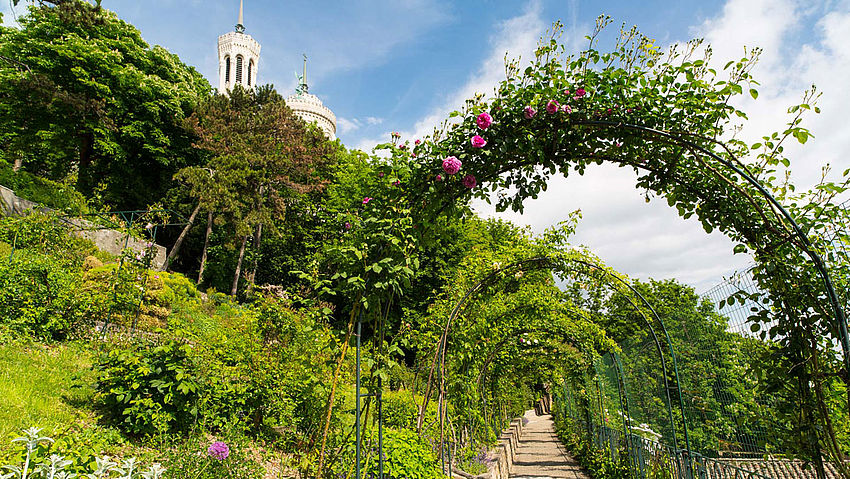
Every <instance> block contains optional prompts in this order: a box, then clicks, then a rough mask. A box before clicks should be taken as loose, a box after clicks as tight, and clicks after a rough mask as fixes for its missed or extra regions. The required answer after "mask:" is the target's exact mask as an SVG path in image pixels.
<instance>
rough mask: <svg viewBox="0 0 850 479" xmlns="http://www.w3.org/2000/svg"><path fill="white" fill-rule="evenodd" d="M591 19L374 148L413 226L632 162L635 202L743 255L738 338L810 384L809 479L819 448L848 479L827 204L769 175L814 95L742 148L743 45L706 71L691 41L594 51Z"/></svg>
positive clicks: (623, 41) (840, 327) (845, 364)
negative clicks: (652, 203) (584, 43)
mask: <svg viewBox="0 0 850 479" xmlns="http://www.w3.org/2000/svg"><path fill="white" fill-rule="evenodd" d="M605 23H606V22H605V21H604V20H602V21H601V22H600V24H599V28H598V29H597V32H596V33H595V34H594V35H592V36H591V37H590V45H589V47H588V48H587V49H586V50H584V51H582V52H581V53H579V54H577V55H567V54H566V53H565V48H564V47H563V45H562V44H560V43H559V42H558V41H557V35H558V33H559V28H560V27H559V26H558V25H556V27H555V29H554V30H553V36H552V37H551V38H544V39H543V41H541V42H540V44H539V47H538V49H537V50H536V52H535V57H534V59H533V60H532V61H531V63H530V65H529V66H527V67H526V68H524V69H523V68H521V67H520V65H519V63H518V62H508V64H507V66H506V73H507V76H506V80H504V81H503V82H502V83H501V84H500V85H499V86H498V88H497V90H496V94H495V96H494V97H492V98H488V99H486V100H485V99H484V97H477V98H475V99H472V100H470V101H468V102H467V104H466V105H465V107H464V109H463V110H462V111H459V112H455V113H453V114H452V116H451V118H450V122H449V123H447V124H446V125H444V127H443V128H442V129H441V130H438V131H436V132H435V133H434V135H433V136H432V137H431V138H429V139H426V140H425V141H423V142H421V143H418V144H416V145H415V146H414V147H413V148H411V150H412V151H408V150H407V149H405V147H406V145H405V144H403V145H397V144H395V143H394V144H392V145H390V148H391V150H392V151H393V152H394V153H393V154H394V158H398V157H399V156H398V155H396V152H397V151H398V150H399V149H400V151H401V152H402V155H403V156H405V157H406V156H408V155H412V158H413V159H412V160H409V163H408V166H406V167H405V168H404V172H403V181H404V182H405V184H406V187H407V191H408V192H409V195H410V208H411V211H413V212H415V214H414V218H415V221H416V222H417V223H419V224H422V225H423V226H424V228H423V230H427V229H428V225H430V224H433V223H434V222H435V221H437V218H439V217H441V216H442V215H444V214H446V213H448V212H453V211H457V208H462V207H463V205H465V204H466V202H467V201H468V199H470V198H472V197H477V198H481V199H484V200H487V201H490V200H491V199H495V201H496V202H497V204H496V206H497V209H499V210H504V209H508V208H511V209H513V210H515V211H520V212H521V211H522V210H523V202H524V200H526V199H529V198H536V197H538V196H539V194H540V193H541V192H543V191H545V190H546V188H547V182H548V180H549V178H550V177H551V176H552V175H555V174H561V175H563V176H569V175H570V174H571V173H578V174H583V173H584V171H586V169H587V168H588V167H591V166H593V165H598V164H603V163H609V164H616V165H618V166H620V167H625V168H629V169H631V170H633V171H634V172H635V174H636V183H635V184H636V186H637V187H638V188H641V189H644V190H645V191H646V195H647V200H648V201H649V199H650V196H657V197H663V198H665V199H666V200H667V202H668V203H669V204H670V206H672V207H674V208H676V209H677V211H678V213H679V215H680V216H682V217H683V218H689V217H691V216H693V217H695V218H697V219H698V220H699V221H700V222H701V223H702V225H703V227H704V229H705V230H706V231H707V232H711V231H713V230H719V231H721V232H722V233H724V234H725V235H726V236H727V237H729V238H730V239H732V240H733V241H734V242H736V243H737V246H736V247H735V252H736V253H750V254H751V255H752V257H753V259H754V261H755V263H756V268H755V269H754V272H755V277H756V280H757V281H758V284H759V286H760V288H761V290H762V291H763V294H762V295H761V296H760V297H758V298H753V300H755V301H759V302H761V303H762V304H766V305H770V308H773V310H774V313H772V314H771V313H769V312H768V311H767V310H768V309H769V308H763V309H764V311H762V312H761V314H753V316H751V318H750V321H751V325H752V331H753V332H755V333H757V334H758V335H759V336H760V337H761V338H762V339H763V340H767V341H769V342H770V343H771V344H774V345H775V346H776V347H777V348H778V349H779V350H781V351H782V352H783V354H784V355H785V356H784V357H785V358H787V362H790V363H791V364H792V365H793V364H796V366H791V367H790V370H791V375H792V376H793V377H795V378H797V381H798V382H799V383H800V384H801V385H803V384H806V383H812V384H814V391H809V392H805V391H803V392H801V393H800V394H801V395H802V396H801V398H803V399H802V400H804V401H807V402H809V399H808V398H809V396H811V397H814V398H815V399H813V400H811V404H812V407H810V408H807V414H809V415H810V417H808V418H806V419H804V422H806V423H807V424H809V425H810V426H808V428H809V430H810V432H809V433H801V434H802V435H804V436H806V437H808V439H805V438H804V439H801V441H808V443H807V444H808V445H807V446H806V447H804V448H803V449H801V451H802V452H801V453H803V454H804V457H805V458H806V460H811V461H812V462H813V463H814V464H815V469H816V470H817V472H818V476H819V477H823V476H824V466H823V463H822V462H821V461H820V456H821V452H823V453H825V454H826V456H828V457H829V459H830V460H831V463H832V464H833V465H834V467H835V468H836V469H837V470H839V471H840V473H841V474H842V476H843V477H850V467H848V466H847V464H846V463H845V461H844V457H845V455H846V454H847V452H846V451H843V449H844V446H841V444H840V442H839V441H838V440H837V438H838V435H839V434H840V433H838V432H837V431H838V429H837V428H840V427H842V426H841V425H840V418H838V417H837V416H835V412H836V411H837V412H838V413H840V414H841V415H842V417H843V416H844V415H847V414H848V411H850V373H848V372H850V337H849V336H848V328H847V318H846V316H845V312H844V309H843V306H842V304H841V302H840V300H839V298H838V294H837V293H836V286H835V283H834V280H833V278H832V276H831V272H830V269H829V267H828V266H827V264H826V263H825V262H824V259H823V257H822V255H821V253H822V252H823V251H827V250H829V248H830V245H829V240H828V239H826V238H824V237H822V235H821V234H820V233H819V232H820V231H822V230H823V229H824V228H823V227H822V224H821V223H819V222H823V221H824V220H823V219H822V218H821V217H820V216H822V215H820V214H819V213H818V212H823V211H831V208H832V207H833V205H831V204H829V203H817V201H819V199H818V198H819V197H818V196H817V194H816V193H815V191H814V190H813V191H812V192H809V193H800V194H796V196H795V194H794V193H793V187H792V188H791V189H789V188H788V186H787V185H786V184H784V183H777V182H776V180H775V177H778V176H781V175H779V174H778V173H777V172H778V171H783V170H782V168H787V167H788V165H790V164H791V162H790V160H789V159H788V158H785V156H783V151H784V146H783V145H784V143H786V142H788V141H793V140H796V141H799V142H801V143H802V142H805V141H806V140H807V139H808V138H809V137H810V136H811V134H810V133H809V131H808V130H806V129H805V128H804V127H803V126H801V121H802V114H803V113H804V112H806V111H812V110H815V111H816V110H817V108H816V107H813V102H814V100H815V99H816V94H815V92H814V91H813V90H812V91H809V92H806V94H805V95H804V98H803V103H801V104H800V105H795V106H793V107H791V108H790V109H789V113H790V117H789V121H788V125H787V128H785V129H784V130H783V131H781V132H777V133H774V134H770V135H766V136H765V137H764V140H763V141H762V142H759V143H755V144H752V145H748V144H747V143H744V142H743V141H740V140H737V139H735V137H734V133H735V132H736V131H737V130H738V129H739V127H740V124H739V122H743V121H745V119H746V114H745V113H744V112H742V111H740V110H738V109H736V108H735V107H734V106H732V103H731V100H732V99H733V98H734V97H735V96H736V95H741V94H743V93H744V92H748V93H749V94H750V95H752V96H753V97H754V98H755V97H757V96H758V92H757V91H756V89H755V86H757V85H758V83H757V82H756V80H755V79H754V78H753V77H752V76H751V75H750V71H751V69H752V68H753V66H754V65H755V63H756V61H757V58H758V51H757V50H754V51H752V52H750V55H748V56H747V57H745V58H743V59H741V60H738V61H732V62H729V63H727V64H726V66H725V67H724V68H715V67H714V66H713V62H712V59H711V56H710V49H709V48H706V47H704V46H702V44H701V42H699V41H693V42H690V43H688V44H687V45H685V46H684V47H679V48H678V49H677V48H675V47H674V48H671V49H670V51H669V52H668V53H662V52H661V51H660V49H658V48H657V47H656V46H655V45H654V43H653V42H652V40H650V39H649V38H647V37H645V36H643V35H641V34H640V33H638V32H637V31H636V30H634V29H633V30H630V31H624V32H622V34H621V36H620V38H619V39H618V40H617V42H616V46H615V47H614V49H613V50H612V51H610V52H600V51H599V50H597V47H598V43H599V41H598V34H599V32H601V30H602V28H603V27H604V25H605ZM721 75H722V76H721ZM824 187H825V188H834V189H836V190H838V191H844V189H846V187H845V186H842V185H833V184H826V185H825V186H824ZM734 299H735V298H731V299H730V301H733V300H734ZM739 300H740V298H739ZM822 338H828V339H822ZM833 357H835V358H836V360H835V361H833ZM827 363H828V364H827ZM800 364H802V366H800ZM782 368H783V366H781V365H780V363H778V362H777V366H776V368H774V369H773V370H771V369H770V368H765V369H766V370H767V374H768V378H769V379H771V378H778V377H780V376H782V375H783V374H786V373H785V372H783V371H781V369H782ZM830 377H833V378H839V379H840V381H842V382H843V385H844V386H843V392H842V393H841V394H843V395H844V396H845V398H844V400H843V405H840V406H836V405H835V402H834V401H833V402H832V403H829V404H828V403H827V400H826V399H825V397H826V396H827V394H826V393H825V392H824V390H823V389H822V388H823V384H824V378H830ZM801 387H802V388H804V389H806V388H805V387H804V386H801ZM835 407H838V408H839V409H838V410H835V409H834V408H835ZM836 421H839V423H836ZM815 424H817V425H816V426H815ZM814 431H820V432H814ZM801 437H802V436H801Z"/></svg>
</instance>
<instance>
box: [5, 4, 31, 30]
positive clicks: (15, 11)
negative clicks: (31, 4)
mask: <svg viewBox="0 0 850 479" xmlns="http://www.w3.org/2000/svg"><path fill="white" fill-rule="evenodd" d="M26 11H27V8H26V5H23V4H21V5H18V6H17V7H13V6H12V3H11V2H9V0H0V14H2V15H3V23H2V25H3V26H4V27H17V26H18V24H17V22H16V21H15V18H16V17H20V16H21V15H24V14H25V13H26Z"/></svg>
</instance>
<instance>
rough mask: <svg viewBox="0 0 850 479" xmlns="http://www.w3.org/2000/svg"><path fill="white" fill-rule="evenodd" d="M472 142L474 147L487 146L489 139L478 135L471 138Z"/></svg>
mask: <svg viewBox="0 0 850 479" xmlns="http://www.w3.org/2000/svg"><path fill="white" fill-rule="evenodd" d="M470 142H472V146H473V147H474V148H484V147H485V146H487V140H485V139H484V138H481V137H480V136H478V135H475V136H473V137H472V139H470Z"/></svg>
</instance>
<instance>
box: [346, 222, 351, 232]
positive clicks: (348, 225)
mask: <svg viewBox="0 0 850 479" xmlns="http://www.w3.org/2000/svg"><path fill="white" fill-rule="evenodd" d="M345 229H346V230H350V229H351V223H349V222H348V221H346V222H345Z"/></svg>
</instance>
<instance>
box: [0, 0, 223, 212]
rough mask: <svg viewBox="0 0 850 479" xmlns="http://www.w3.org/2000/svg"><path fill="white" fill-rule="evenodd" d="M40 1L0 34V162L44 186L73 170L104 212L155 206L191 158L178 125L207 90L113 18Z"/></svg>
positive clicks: (74, 0) (194, 158) (82, 6)
mask: <svg viewBox="0 0 850 479" xmlns="http://www.w3.org/2000/svg"><path fill="white" fill-rule="evenodd" d="M50 3H54V4H55V5H56V6H49V5H43V4H42V5H41V6H31V7H29V13H28V15H26V16H24V17H22V18H21V19H20V20H19V21H20V24H21V28H20V29H12V28H3V29H0V59H2V61H0V140H2V145H3V146H2V147H0V156H2V157H5V158H7V159H9V160H11V161H10V162H16V163H17V164H19V165H21V166H22V167H23V168H24V169H26V170H29V171H31V172H33V173H37V174H40V175H43V176H47V177H50V178H53V179H62V178H64V177H66V176H67V175H69V174H74V173H75V172H78V175H79V176H78V181H77V185H78V188H79V189H80V190H81V191H82V192H83V193H85V194H87V195H88V196H96V197H97V199H98V200H99V201H100V202H102V203H104V204H107V205H110V206H112V207H117V208H122V209H137V208H142V207H144V206H146V205H147V204H149V203H152V202H154V201H156V200H158V199H160V198H161V197H162V195H163V194H164V192H165V191H167V190H168V188H169V186H170V182H171V177H172V175H173V174H174V172H176V171H177V170H178V169H179V168H181V167H183V166H187V165H190V164H196V163H197V162H198V161H199V156H198V152H197V151H196V150H194V149H193V148H192V142H193V139H194V138H193V134H192V132H191V131H189V130H187V129H186V128H185V127H184V125H183V122H182V120H183V118H185V117H186V116H188V115H189V114H190V113H191V112H192V110H193V109H194V106H195V104H196V101H197V99H198V97H199V96H204V95H206V94H208V93H209V92H210V91H211V88H210V85H209V83H208V82H207V81H206V80H205V79H204V78H203V77H202V76H201V75H200V74H199V73H198V72H197V71H196V70H195V69H194V68H192V67H189V66H186V65H185V64H183V63H182V62H181V61H180V59H179V58H178V57H177V56H176V55H174V54H172V53H170V52H168V51H167V50H166V49H164V48H162V47H158V46H157V47H153V48H151V47H150V46H149V45H148V44H147V43H145V41H144V40H143V39H142V37H141V34H140V32H139V31H138V30H137V29H136V28H135V27H133V26H132V25H130V24H128V23H126V22H124V21H122V20H120V19H118V17H117V16H116V15H115V14H114V13H112V12H109V11H107V10H105V9H102V8H100V7H99V6H97V5H92V4H89V3H86V2H83V1H81V0H64V1H61V2H50Z"/></svg>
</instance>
